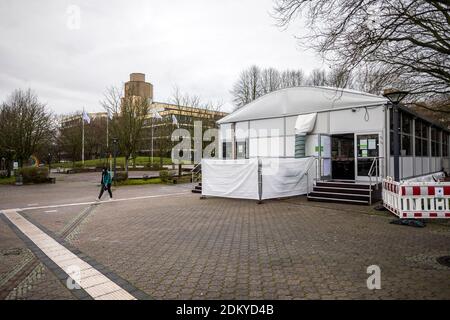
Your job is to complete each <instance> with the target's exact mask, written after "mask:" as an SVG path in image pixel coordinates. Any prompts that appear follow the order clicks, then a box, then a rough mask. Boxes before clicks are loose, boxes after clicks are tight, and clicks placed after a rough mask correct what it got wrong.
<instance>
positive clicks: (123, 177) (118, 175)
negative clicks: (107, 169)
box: [114, 171, 128, 182]
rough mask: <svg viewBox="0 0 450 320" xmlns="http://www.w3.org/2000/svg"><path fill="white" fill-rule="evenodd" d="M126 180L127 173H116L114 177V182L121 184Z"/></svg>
mask: <svg viewBox="0 0 450 320" xmlns="http://www.w3.org/2000/svg"><path fill="white" fill-rule="evenodd" d="M127 179H128V173H127V172H126V171H117V172H116V175H115V177H114V181H116V182H122V181H125V180H127Z"/></svg>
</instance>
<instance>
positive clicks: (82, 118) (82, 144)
mask: <svg viewBox="0 0 450 320" xmlns="http://www.w3.org/2000/svg"><path fill="white" fill-rule="evenodd" d="M81 128H82V129H81V131H82V134H81V163H82V164H83V166H84V107H83V113H82V114H81Z"/></svg>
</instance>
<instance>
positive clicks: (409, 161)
mask: <svg viewBox="0 0 450 320" xmlns="http://www.w3.org/2000/svg"><path fill="white" fill-rule="evenodd" d="M400 159H401V162H402V179H405V178H409V177H412V176H414V170H413V157H401V158H400Z"/></svg>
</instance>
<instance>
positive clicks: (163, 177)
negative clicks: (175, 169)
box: [159, 170, 170, 182]
mask: <svg viewBox="0 0 450 320" xmlns="http://www.w3.org/2000/svg"><path fill="white" fill-rule="evenodd" d="M169 177H170V175H169V171H167V170H161V171H159V178H160V179H161V181H162V182H167V181H169Z"/></svg>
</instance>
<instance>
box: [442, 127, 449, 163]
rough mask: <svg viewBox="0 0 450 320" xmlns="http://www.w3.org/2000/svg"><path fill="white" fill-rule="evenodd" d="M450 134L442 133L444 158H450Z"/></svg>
mask: <svg viewBox="0 0 450 320" xmlns="http://www.w3.org/2000/svg"><path fill="white" fill-rule="evenodd" d="M448 138H449V134H448V132H445V131H444V132H442V156H443V157H448V153H449V151H448V146H449V141H448Z"/></svg>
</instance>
